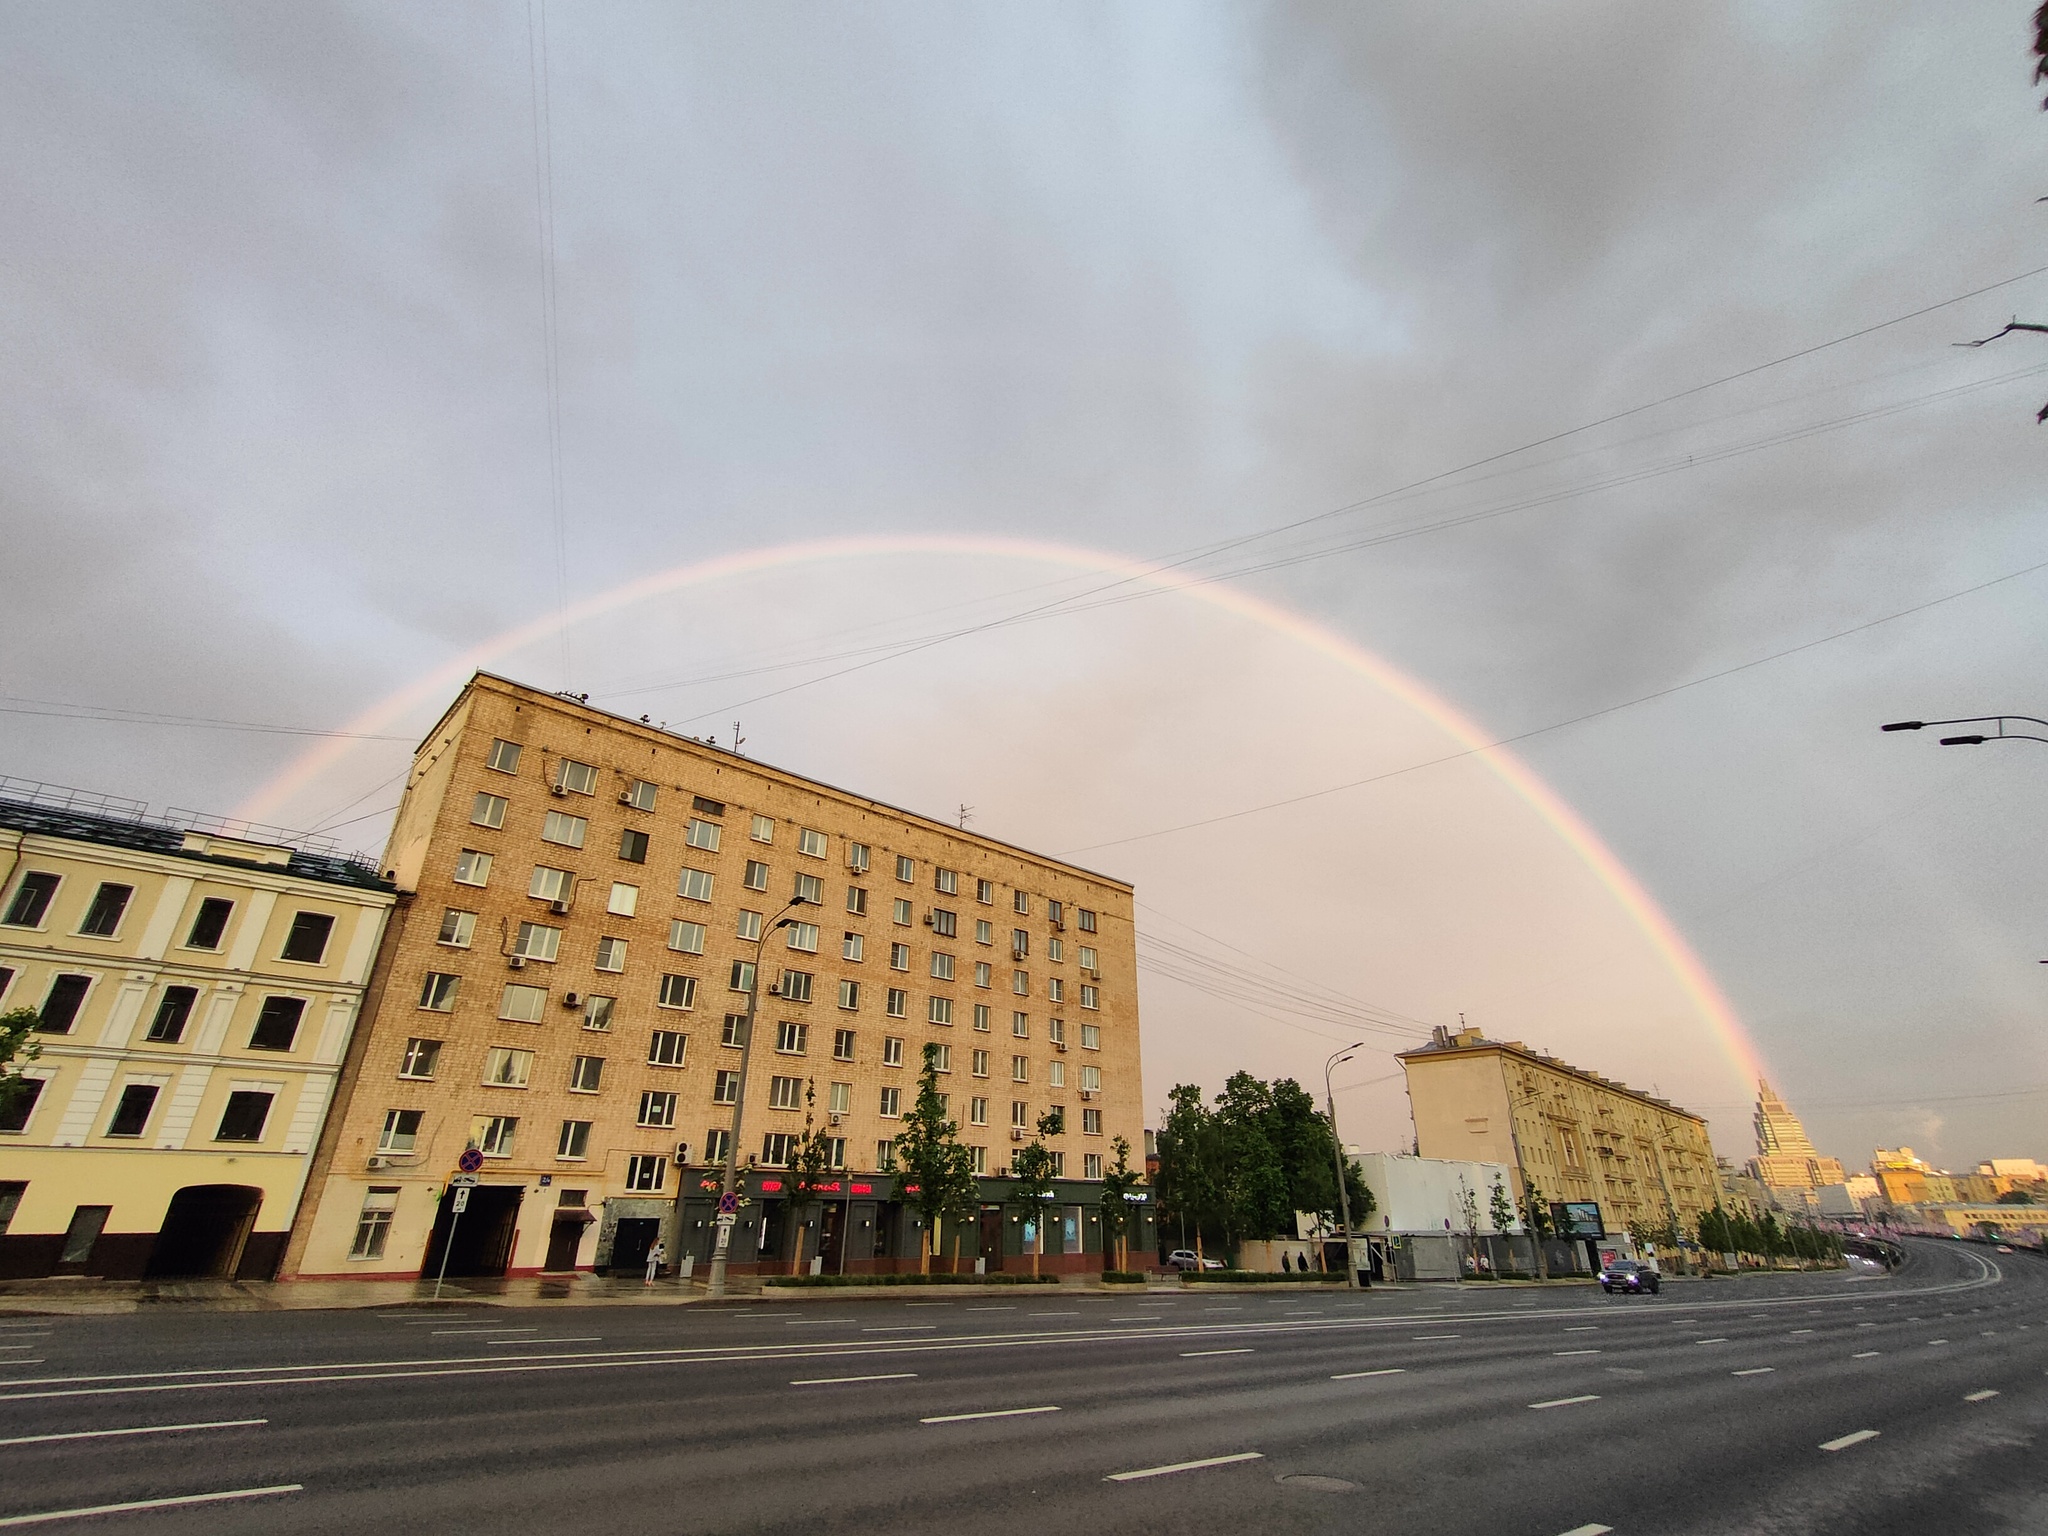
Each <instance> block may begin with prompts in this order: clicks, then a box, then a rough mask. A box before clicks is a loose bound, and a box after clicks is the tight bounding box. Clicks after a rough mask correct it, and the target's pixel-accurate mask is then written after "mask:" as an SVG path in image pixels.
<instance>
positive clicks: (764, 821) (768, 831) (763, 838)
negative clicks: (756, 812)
mask: <svg viewBox="0 0 2048 1536" xmlns="http://www.w3.org/2000/svg"><path fill="white" fill-rule="evenodd" d="M747 835H748V836H749V837H751V838H753V840H754V841H755V842H757V843H772V842H774V841H775V821H774V819H773V818H772V817H768V816H756V817H755V818H754V823H753V825H752V826H751V827H750V828H749V829H748V832H747Z"/></svg>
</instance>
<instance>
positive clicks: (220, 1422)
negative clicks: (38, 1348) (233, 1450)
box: [0, 1419, 270, 1445]
mask: <svg viewBox="0 0 2048 1536" xmlns="http://www.w3.org/2000/svg"><path fill="white" fill-rule="evenodd" d="M269 1422H270V1420H268V1419H214V1420H211V1421H209V1422H208V1423H205V1424H143V1425H139V1426H138V1427H136V1428H134V1429H74V1430H69V1431H67V1432H66V1433H64V1434H61V1435H17V1436H15V1437H14V1438H13V1439H12V1440H0V1445H46V1444H48V1443H49V1442H50V1441H52V1440H109V1439H112V1438H114V1437H115V1436H119V1435H177V1434H184V1433H186V1432H187V1431H189V1430H195V1429H248V1428H251V1427H253V1426H255V1425H257V1424H268V1423H269Z"/></svg>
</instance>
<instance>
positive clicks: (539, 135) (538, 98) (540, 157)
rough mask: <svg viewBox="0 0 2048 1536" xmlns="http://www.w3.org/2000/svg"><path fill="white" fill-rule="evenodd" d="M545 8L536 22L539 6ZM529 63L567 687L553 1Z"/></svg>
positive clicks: (567, 682)
mask: <svg viewBox="0 0 2048 1536" xmlns="http://www.w3.org/2000/svg"><path fill="white" fill-rule="evenodd" d="M536 9H538V11H539V21H538V25H537V26H536V22H535V14H534V13H535V10H536ZM526 67H527V75H528V81H529V85H530V88H531V91H532V95H533V204H534V222H535V225H536V234H537V236H538V239H539V245H540V330H541V357H542V367H543V372H544V375H545V381H546V382H545V390H546V404H547V424H548V508H549V512H550V514H551V516H552V520H553V523H554V534H555V612H556V614H557V616H558V618H559V619H560V625H559V635H558V638H559V639H560V641H561V647H562V686H563V687H564V688H567V687H569V686H571V685H572V684H573V682H574V681H575V680H574V678H573V677H572V676H571V675H570V670H569V617H568V615H569V532H568V520H567V516H566V514H565V512H564V509H563V497H562V342H561V327H560V324H559V323H558V319H557V314H558V312H557V309H556V302H555V125H554V110H553V108H554V86H553V79H552V73H551V71H550V69H549V67H548V0H526Z"/></svg>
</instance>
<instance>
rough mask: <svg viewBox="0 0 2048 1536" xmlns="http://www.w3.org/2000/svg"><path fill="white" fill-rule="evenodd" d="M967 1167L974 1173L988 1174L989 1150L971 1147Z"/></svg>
mask: <svg viewBox="0 0 2048 1536" xmlns="http://www.w3.org/2000/svg"><path fill="white" fill-rule="evenodd" d="M967 1166H968V1168H969V1169H970V1170H971V1171H972V1172H974V1173H987V1172H988V1148H987V1147H969V1148H968V1149H967Z"/></svg>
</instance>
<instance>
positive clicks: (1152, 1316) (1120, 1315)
mask: <svg viewBox="0 0 2048 1536" xmlns="http://www.w3.org/2000/svg"><path fill="white" fill-rule="evenodd" d="M1109 1320H1110V1321H1111V1322H1112V1323H1156V1322H1158V1321H1159V1314H1158V1313H1157V1312H1116V1313H1112V1314H1111V1316H1110V1319H1109Z"/></svg>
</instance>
